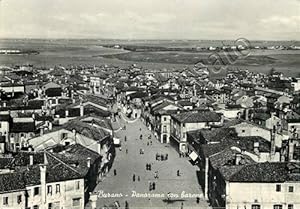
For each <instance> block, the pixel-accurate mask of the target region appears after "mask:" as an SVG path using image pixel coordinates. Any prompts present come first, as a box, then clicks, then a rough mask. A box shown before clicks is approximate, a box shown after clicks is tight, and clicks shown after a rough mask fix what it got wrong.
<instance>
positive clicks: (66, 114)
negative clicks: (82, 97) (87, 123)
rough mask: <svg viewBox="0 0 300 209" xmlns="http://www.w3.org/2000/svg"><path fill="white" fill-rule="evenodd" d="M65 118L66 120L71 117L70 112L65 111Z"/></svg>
mask: <svg viewBox="0 0 300 209" xmlns="http://www.w3.org/2000/svg"><path fill="white" fill-rule="evenodd" d="M65 116H66V118H67V117H69V110H65Z"/></svg>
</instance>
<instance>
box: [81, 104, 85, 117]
mask: <svg viewBox="0 0 300 209" xmlns="http://www.w3.org/2000/svg"><path fill="white" fill-rule="evenodd" d="M80 116H81V117H82V116H84V106H83V105H80Z"/></svg>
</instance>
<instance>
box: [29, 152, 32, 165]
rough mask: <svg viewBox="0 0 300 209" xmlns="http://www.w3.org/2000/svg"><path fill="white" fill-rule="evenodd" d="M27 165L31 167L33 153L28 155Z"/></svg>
mask: <svg viewBox="0 0 300 209" xmlns="http://www.w3.org/2000/svg"><path fill="white" fill-rule="evenodd" d="M29 165H33V153H30V154H29Z"/></svg>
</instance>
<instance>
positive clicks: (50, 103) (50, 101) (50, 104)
mask: <svg viewBox="0 0 300 209" xmlns="http://www.w3.org/2000/svg"><path fill="white" fill-rule="evenodd" d="M49 106H50V108H51V107H52V99H49Z"/></svg>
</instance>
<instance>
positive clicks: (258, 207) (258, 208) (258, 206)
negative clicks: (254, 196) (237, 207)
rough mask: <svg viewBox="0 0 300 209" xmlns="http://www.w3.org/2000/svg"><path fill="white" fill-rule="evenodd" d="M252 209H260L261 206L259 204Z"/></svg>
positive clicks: (252, 206)
mask: <svg viewBox="0 0 300 209" xmlns="http://www.w3.org/2000/svg"><path fill="white" fill-rule="evenodd" d="M251 209H260V205H257V204H255V205H251Z"/></svg>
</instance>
